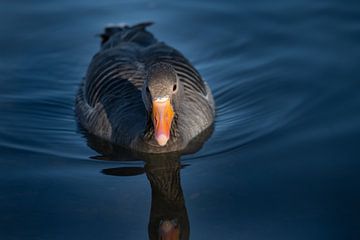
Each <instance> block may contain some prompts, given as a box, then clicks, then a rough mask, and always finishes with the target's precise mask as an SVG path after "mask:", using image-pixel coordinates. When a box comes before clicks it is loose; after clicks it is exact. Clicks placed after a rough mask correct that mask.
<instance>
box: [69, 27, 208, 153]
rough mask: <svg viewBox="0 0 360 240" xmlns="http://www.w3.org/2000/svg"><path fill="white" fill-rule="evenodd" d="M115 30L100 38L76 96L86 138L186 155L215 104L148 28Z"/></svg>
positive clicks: (183, 60)
mask: <svg viewBox="0 0 360 240" xmlns="http://www.w3.org/2000/svg"><path fill="white" fill-rule="evenodd" d="M151 24H152V23H140V24H137V25H134V26H113V27H107V28H105V32H104V33H103V34H101V38H102V43H101V49H100V51H99V52H98V53H97V54H96V55H95V56H94V57H93V58H92V60H91V63H90V65H89V67H88V70H87V73H86V76H85V78H84V80H83V81H82V83H81V85H80V88H79V91H78V93H77V96H76V103H75V111H76V115H77V118H78V121H79V123H80V125H81V127H82V128H84V129H85V130H86V131H87V132H88V133H90V134H92V135H95V136H97V137H99V138H101V139H104V140H106V141H109V142H111V143H113V144H117V145H120V146H122V147H125V148H128V149H130V150H134V151H138V152H149V153H164V152H175V151H182V150H184V149H185V148H186V147H187V145H188V144H189V143H190V142H191V140H192V139H194V138H195V137H196V136H198V135H199V134H200V133H202V132H203V131H204V130H206V129H208V128H210V127H212V125H213V122H214V117H215V104H214V100H213V96H212V93H211V90H210V88H209V87H208V85H207V83H206V82H205V81H204V80H203V79H202V78H201V76H200V74H199V73H198V71H197V70H196V69H195V68H194V67H193V66H192V65H191V63H190V62H189V61H188V60H187V59H186V58H185V57H184V56H183V55H182V54H181V53H180V52H179V51H177V50H176V49H174V48H172V47H170V46H168V45H166V44H165V43H163V42H160V41H158V40H157V39H156V38H155V37H154V36H153V34H151V33H150V32H148V31H147V30H146V28H147V27H148V26H150V25H151Z"/></svg>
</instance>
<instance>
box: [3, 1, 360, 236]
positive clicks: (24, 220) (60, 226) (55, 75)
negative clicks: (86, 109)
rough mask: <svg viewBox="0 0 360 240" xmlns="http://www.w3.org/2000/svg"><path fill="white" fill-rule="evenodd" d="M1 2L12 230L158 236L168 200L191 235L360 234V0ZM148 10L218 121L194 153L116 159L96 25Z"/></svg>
mask: <svg viewBox="0 0 360 240" xmlns="http://www.w3.org/2000/svg"><path fill="white" fill-rule="evenodd" d="M0 4H1V7H0V16H1V21H0V72H1V76H0V153H1V155H0V166H1V167H0V238H1V239H147V238H149V235H150V233H151V232H152V231H155V234H156V224H157V223H156V221H159V216H162V215H168V218H169V220H170V219H175V220H176V221H177V224H178V225H179V226H180V231H181V234H182V237H183V239H186V238H187V237H188V236H189V237H190V239H249V240H250V239H251V240H254V239H277V240H278V239H284V240H285V239H286V240H288V239H306V240H309V239H316V240H319V239H342V240H344V239H360V218H359V216H360V205H359V204H360V174H359V170H360V94H359V90H360V2H359V1H339V0H338V1H331V0H329V1H322V0H320V1H309V0H305V1H300V0H290V1H275V2H272V1H265V0H260V1H205V0H203V1H172V2H170V1H165V0H163V1H118V0H116V1H115V0H107V1H87V2H85V1H69V0H65V1H24V0H21V1H10V0H4V1H2V2H1V3H0ZM147 20H152V21H154V22H155V25H154V26H152V27H151V28H150V29H149V30H150V31H151V32H153V33H154V34H155V35H156V37H157V38H158V39H160V40H163V41H165V42H166V43H168V44H169V45H171V46H174V47H175V48H177V49H178V50H180V51H181V52H182V53H183V54H184V55H185V56H186V57H187V58H189V59H190V61H191V62H192V63H193V64H194V66H195V67H196V68H197V69H198V70H199V72H200V73H201V75H202V76H203V77H204V79H206V80H207V81H208V83H209V85H210V87H211V88H212V90H213V93H214V97H215V101H216V105H217V117H216V122H215V129H214V132H213V134H212V136H211V138H210V139H209V140H208V141H207V142H206V143H205V144H204V146H203V147H202V148H201V150H199V151H198V152H197V153H195V154H191V155H186V156H182V157H181V161H178V160H177V159H173V158H171V157H169V159H158V161H156V159H155V161H154V160H152V161H146V162H144V161H141V160H137V161H126V160H127V159H126V156H124V159H123V160H125V161H104V159H105V160H106V159H110V158H106V157H104V156H103V154H102V153H101V152H99V151H95V150H94V149H93V148H92V147H91V146H89V144H88V142H89V140H88V139H87V138H86V137H85V136H84V135H83V134H82V133H81V132H80V131H79V130H78V127H77V123H76V118H75V116H74V98H75V94H76V91H77V88H78V85H79V83H80V80H81V79H82V77H83V76H84V74H85V72H86V68H87V65H88V64H89V62H90V59H91V57H92V56H93V55H94V54H95V52H96V51H97V50H98V49H99V39H98V38H97V37H96V36H95V35H96V34H97V33H101V32H102V30H103V27H104V26H106V25H107V24H108V23H118V22H127V23H129V24H134V23H137V22H141V21H147ZM113 160H114V159H113ZM129 160H130V159H129ZM168 182H171V183H173V184H172V185H171V186H172V188H170V189H169V188H166V187H165V188H164V187H163V186H164V184H165V185H166V183H168ZM173 196H176V198H174V199H172V197H173ZM154 226H155V227H154ZM154 229H155V230H154Z"/></svg>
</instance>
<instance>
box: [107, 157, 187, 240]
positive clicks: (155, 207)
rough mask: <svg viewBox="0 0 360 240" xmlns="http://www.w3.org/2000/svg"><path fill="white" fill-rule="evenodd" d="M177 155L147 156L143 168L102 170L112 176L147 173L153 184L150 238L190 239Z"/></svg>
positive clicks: (149, 227) (149, 226)
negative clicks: (149, 157) (148, 157)
mask: <svg viewBox="0 0 360 240" xmlns="http://www.w3.org/2000/svg"><path fill="white" fill-rule="evenodd" d="M182 167H184V165H183V166H181V163H180V161H179V156H178V155H174V154H172V155H161V156H156V157H154V156H153V158H151V159H147V161H146V162H145V166H144V168H141V167H120V168H108V169H104V170H103V171H102V172H103V173H104V174H107V175H113V176H132V175H138V174H142V173H143V172H145V173H146V176H147V179H148V180H149V182H150V186H151V211H150V218H149V225H148V234H149V238H150V239H189V232H190V231H189V228H190V227H189V218H188V214H187V211H186V206H185V200H184V195H183V192H182V189H181V180H180V169H181V168H182Z"/></svg>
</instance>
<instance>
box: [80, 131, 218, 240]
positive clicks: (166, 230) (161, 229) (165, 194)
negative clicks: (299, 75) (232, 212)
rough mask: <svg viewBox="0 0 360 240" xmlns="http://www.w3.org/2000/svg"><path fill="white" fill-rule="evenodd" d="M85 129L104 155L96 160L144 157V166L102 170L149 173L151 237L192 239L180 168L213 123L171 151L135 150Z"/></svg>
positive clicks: (116, 173) (121, 173)
mask: <svg viewBox="0 0 360 240" xmlns="http://www.w3.org/2000/svg"><path fill="white" fill-rule="evenodd" d="M81 131H82V132H83V134H84V136H85V137H86V139H87V144H88V146H89V147H91V148H92V149H94V150H95V151H97V152H98V153H99V154H100V155H97V156H94V157H92V158H93V159H97V160H105V161H120V162H124V161H137V160H141V161H143V162H144V166H143V167H139V166H137V167H133V166H131V167H117V168H106V169H103V170H102V173H103V174H105V175H111V176H121V177H129V176H136V175H141V174H143V173H145V174H146V177H147V179H148V181H149V183H150V186H151V210H150V218H149V223H148V235H149V239H154V240H155V239H164V240H166V239H169V240H170V239H171V240H172V239H174V240H175V239H181V240H186V239H189V236H190V224H189V218H188V214H187V210H186V206H185V199H184V194H183V191H182V188H181V179H180V170H181V169H183V168H185V167H187V166H189V165H188V164H182V163H181V161H180V158H181V155H183V154H191V153H195V152H197V151H198V150H200V149H201V148H202V146H203V144H204V142H205V141H206V140H207V139H208V138H209V137H210V136H211V134H212V132H213V126H211V127H210V128H208V129H207V130H205V131H204V132H203V133H202V134H200V135H199V136H198V137H196V138H195V139H193V140H192V141H191V143H190V144H189V146H188V148H187V149H185V151H183V152H173V153H168V154H144V153H139V152H132V151H130V150H128V149H125V148H122V147H120V146H116V145H113V144H111V143H109V142H107V141H104V140H102V139H99V138H97V137H96V136H93V135H90V134H87V133H86V132H85V131H83V130H81ZM120 162H119V163H120Z"/></svg>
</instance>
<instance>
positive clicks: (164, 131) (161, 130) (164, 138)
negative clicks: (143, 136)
mask: <svg viewBox="0 0 360 240" xmlns="http://www.w3.org/2000/svg"><path fill="white" fill-rule="evenodd" d="M173 118H174V110H173V107H172V105H171V103H170V98H169V97H162V98H156V99H154V100H153V101H152V121H153V124H154V128H155V139H156V141H157V143H158V144H159V145H160V146H165V145H166V143H167V142H168V140H169V138H170V129H171V123H172V120H173Z"/></svg>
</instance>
